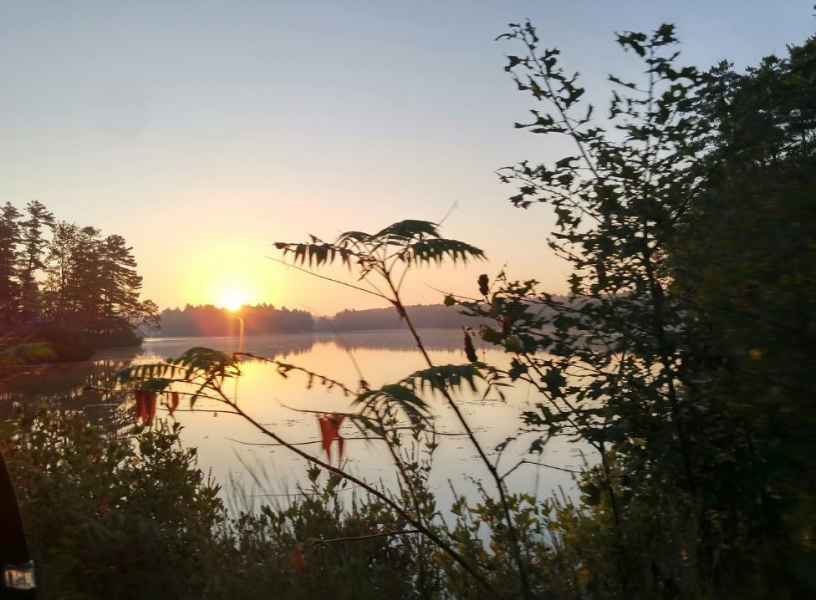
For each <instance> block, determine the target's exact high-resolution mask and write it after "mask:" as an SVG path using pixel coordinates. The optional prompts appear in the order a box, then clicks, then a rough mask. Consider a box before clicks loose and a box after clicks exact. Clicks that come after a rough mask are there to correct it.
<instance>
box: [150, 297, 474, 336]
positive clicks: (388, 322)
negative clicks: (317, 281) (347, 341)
mask: <svg viewBox="0 0 816 600" xmlns="http://www.w3.org/2000/svg"><path fill="white" fill-rule="evenodd" d="M406 310H407V311H408V312H409V314H410V315H411V318H412V319H413V321H414V322H415V323H416V324H417V326H418V327H422V328H426V329H460V328H462V327H466V326H473V325H474V320H473V319H472V318H469V317H466V316H464V315H462V314H460V313H459V312H458V311H457V310H456V309H454V308H452V307H449V306H445V305H444V304H428V305H415V306H408V307H406ZM239 317H240V318H241V319H243V320H244V325H245V333H246V335H263V334H271V333H308V332H330V333H334V332H337V333H340V332H349V331H380V330H392V329H403V328H404V327H405V325H404V322H403V320H402V319H401V318H400V317H399V315H397V314H395V313H394V310H393V309H392V308H372V309H364V310H353V309H351V310H343V311H340V312H338V313H337V314H335V315H334V316H332V317H319V316H314V315H312V314H311V313H310V312H308V311H305V310H298V309H288V308H286V307H285V306H284V307H282V308H276V307H275V306H274V305H272V304H257V305H253V306H243V307H241V309H240V310H239V311H237V312H233V311H229V310H227V309H224V308H220V307H217V306H214V305H212V304H202V305H190V304H188V305H186V306H185V307H184V308H170V309H165V310H163V311H162V312H161V315H160V321H161V326H160V328H152V329H150V330H148V333H149V334H151V335H157V336H163V337H164V336H166V337H182V336H191V337H196V336H228V335H237V334H238V318H239Z"/></svg>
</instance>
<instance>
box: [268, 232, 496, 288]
mask: <svg viewBox="0 0 816 600" xmlns="http://www.w3.org/2000/svg"><path fill="white" fill-rule="evenodd" d="M275 247H276V248H278V249H279V250H282V251H283V254H284V256H289V257H291V258H292V259H293V260H294V262H295V264H299V265H302V266H307V267H321V266H324V265H327V264H334V263H340V264H342V265H345V266H348V267H350V266H352V264H356V265H357V266H358V267H359V268H360V269H361V271H362V275H363V276H364V275H366V274H368V273H369V272H371V271H372V270H374V271H378V272H380V273H382V274H385V273H386V272H388V271H389V270H390V267H392V266H393V264H394V263H396V262H399V263H403V264H404V265H406V266H424V265H431V264H436V265H439V264H442V263H443V262H444V261H446V260H449V261H451V262H453V263H467V262H468V261H471V260H483V259H484V258H485V254H484V252H483V251H482V250H480V249H479V248H477V247H475V246H471V245H470V244H467V243H465V242H460V241H459V240H452V239H447V238H443V237H442V235H441V234H440V233H439V226H438V225H437V224H436V223H433V222H431V221H420V220H415V219H408V220H405V221H399V222H397V223H394V224H392V225H389V226H388V227H386V228H384V229H382V230H380V231H378V232H377V233H366V232H364V231H347V232H345V233H341V234H340V235H339V236H338V237H337V239H336V240H335V241H334V242H325V241H323V240H321V239H320V238H317V237H315V236H310V238H309V241H308V242H305V243H288V242H278V243H276V244H275Z"/></svg>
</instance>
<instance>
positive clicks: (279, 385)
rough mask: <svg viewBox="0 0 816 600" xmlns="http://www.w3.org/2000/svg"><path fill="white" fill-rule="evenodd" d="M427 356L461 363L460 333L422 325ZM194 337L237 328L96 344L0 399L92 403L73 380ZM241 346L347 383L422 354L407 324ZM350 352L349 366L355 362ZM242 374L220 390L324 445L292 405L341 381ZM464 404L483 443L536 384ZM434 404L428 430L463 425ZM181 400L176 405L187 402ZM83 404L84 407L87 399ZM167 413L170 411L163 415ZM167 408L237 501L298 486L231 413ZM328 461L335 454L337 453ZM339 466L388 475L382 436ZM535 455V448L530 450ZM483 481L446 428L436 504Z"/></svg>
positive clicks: (156, 354)
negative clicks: (313, 382) (115, 346)
mask: <svg viewBox="0 0 816 600" xmlns="http://www.w3.org/2000/svg"><path fill="white" fill-rule="evenodd" d="M422 335H423V338H424V339H425V341H426V343H427V346H428V348H429V350H430V355H431V358H432V359H433V361H434V362H435V363H436V364H438V365H442V364H462V363H464V362H466V360H467V359H466V358H465V355H464V352H463V350H462V337H461V332H459V331H455V330H426V331H423V332H422ZM192 346H206V347H210V348H215V349H219V350H223V351H227V352H229V351H234V350H237V346H238V340H237V339H235V338H153V339H147V340H145V342H144V344H143V346H142V347H141V348H140V349H136V350H127V351H124V350H122V351H110V352H105V353H101V354H99V355H98V356H96V357H95V359H94V361H93V362H91V363H82V364H75V365H68V366H60V367H53V368H49V369H48V370H47V371H43V372H41V373H39V374H37V375H36V376H31V377H28V378H20V379H18V380H16V381H14V382H12V383H11V384H10V385H9V386H7V388H6V389H5V391H0V400H5V401H6V403H8V402H9V401H11V400H18V401H24V402H27V403H28V402H36V401H37V400H38V399H51V400H54V399H56V400H58V401H60V402H62V403H64V404H67V405H71V406H74V407H77V408H80V407H88V406H89V405H93V404H94V402H98V401H99V399H98V397H97V396H96V395H95V394H94V393H93V392H88V391H84V392H83V391H82V387H83V385H85V384H87V383H91V384H93V383H95V382H97V380H98V379H99V378H100V377H104V376H105V375H106V374H108V375H109V374H110V373H111V372H113V371H115V370H116V369H119V368H122V367H124V366H127V365H128V364H131V363H132V362H150V361H153V360H156V359H160V358H170V357H175V356H178V355H179V354H181V353H182V352H184V351H185V350H187V349H188V348H190V347H192ZM245 349H246V350H247V351H248V352H252V353H255V354H261V355H264V356H268V357H274V358H277V359H280V360H284V361H286V362H291V363H294V364H297V365H299V366H302V367H304V368H306V369H309V370H312V371H315V372H318V373H321V374H324V375H326V376H327V377H330V378H333V379H337V380H340V381H343V382H344V383H347V384H348V385H349V386H350V387H352V388H356V385H357V379H358V375H357V368H359V370H360V372H361V373H362V375H363V377H364V378H365V379H366V380H367V381H368V382H369V384H370V385H372V386H379V385H382V384H385V383H390V382H394V381H396V380H398V379H400V378H402V377H404V376H405V375H407V374H409V373H411V372H412V371H415V370H418V369H422V368H424V366H425V364H424V362H423V360H422V357H421V355H420V354H419V352H418V351H417V350H416V349H415V347H414V346H413V345H412V343H411V339H410V337H409V336H408V334H407V332H402V331H387V332H355V333H347V334H342V335H337V336H318V335H309V334H298V335H278V336H258V337H248V338H246V340H245ZM479 352H480V354H482V356H483V357H484V360H486V361H487V362H492V363H504V362H506V360H507V357H506V355H505V354H504V353H503V352H500V351H497V350H495V349H480V350H479ZM355 363H356V366H355ZM242 369H243V375H242V376H241V377H240V379H239V380H237V381H236V382H231V383H229V384H228V388H227V391H229V392H231V393H233V394H237V397H238V400H239V403H240V404H241V406H242V408H243V409H244V410H245V411H247V412H248V413H249V414H251V415H252V416H254V417H255V418H256V419H257V420H258V421H260V422H261V423H263V424H264V425H266V426H267V427H269V428H270V429H273V430H274V431H275V432H276V433H278V434H280V435H281V436H282V437H283V438H284V439H286V440H287V441H292V442H298V443H306V444H305V445H304V446H303V447H302V448H303V449H305V450H307V451H309V452H312V453H314V454H320V453H322V449H321V446H320V443H319V432H318V425H317V421H316V416H315V415H314V414H309V413H302V412H298V411H297V409H306V410H316V411H326V412H332V411H349V402H350V399H349V398H346V397H344V396H343V395H342V393H340V392H338V391H332V390H327V389H325V388H322V387H319V386H315V387H313V388H312V389H307V387H306V385H305V384H306V381H305V378H303V377H301V376H299V375H297V374H294V373H292V374H290V376H289V377H288V378H282V377H281V376H280V375H278V374H277V371H276V369H275V367H274V366H272V365H270V364H266V363H263V362H258V361H251V362H245V363H244V364H243V365H242ZM458 400H459V402H460V403H461V406H462V409H463V412H464V414H465V415H466V417H467V419H468V420H469V422H470V423H471V425H472V427H473V428H474V429H475V430H476V432H477V435H478V437H479V439H480V441H481V442H482V443H483V445H484V446H485V448H489V449H492V448H493V447H495V445H496V444H498V443H499V442H501V441H502V440H504V439H505V438H506V437H507V436H509V435H512V434H514V433H515V432H516V430H517V427H518V424H519V415H520V413H521V412H522V411H523V410H525V409H526V408H528V407H532V406H533V405H534V404H535V402H537V401H539V399H538V398H537V397H536V395H535V393H534V391H533V390H532V389H529V388H528V387H527V386H519V387H516V388H514V389H510V390H508V391H507V392H506V400H507V401H506V402H502V401H500V400H498V399H495V398H493V399H491V398H488V399H482V394H481V393H478V394H473V393H470V392H467V393H464V394H461V395H460V396H459V397H458ZM431 403H432V407H433V410H434V412H435V414H436V424H437V430H438V431H440V432H443V433H446V434H461V429H460V428H459V427H458V424H457V423H456V421H455V418H454V416H453V414H452V412H451V411H450V409H449V408H447V406H446V404H445V402H444V400H443V399H442V398H441V397H440V398H435V399H433V398H432V399H431ZM184 404H185V403H184V402H183V401H182V408H186V407H185V406H184ZM196 408H197V409H217V408H218V406H217V405H216V404H215V403H212V402H210V403H209V404H208V403H207V401H204V400H200V401H199V402H198V403H197V405H196ZM88 410H92V408H90V409H88ZM164 418H169V417H164ZM176 418H177V419H178V421H179V422H181V423H182V425H184V430H183V439H184V442H185V444H188V445H190V446H194V447H196V448H198V452H199V464H200V466H202V467H203V468H204V469H205V470H209V471H211V473H212V475H213V477H214V478H215V479H216V480H218V481H219V482H221V483H222V484H223V485H224V490H225V492H224V493H225V496H227V497H228V498H231V499H232V500H234V499H235V493H234V483H235V482H238V483H239V485H240V486H242V487H243V488H244V490H245V494H246V495H245V497H244V498H243V500H242V501H241V502H239V503H253V502H255V503H256V505H257V504H259V503H261V502H263V501H264V500H265V499H269V498H276V499H278V500H285V499H286V498H287V497H288V495H290V494H294V493H296V492H297V485H298V484H299V483H303V482H304V481H305V461H304V460H303V459H301V458H299V457H297V456H293V455H292V454H291V453H290V452H289V451H287V450H286V449H285V448H281V447H278V446H269V445H256V444H268V443H270V442H272V440H269V439H267V438H265V437H264V436H263V435H262V434H259V433H258V432H257V431H256V430H255V429H253V427H252V426H251V425H249V424H248V423H246V422H244V421H243V420H242V419H240V418H239V417H235V416H232V415H225V414H218V413H213V412H210V411H209V410H207V411H206V412H196V413H190V412H179V413H177V414H176ZM342 433H343V434H344V435H345V436H347V437H357V436H359V432H357V430H356V428H354V426H353V425H351V424H346V425H344V426H343V429H342ZM528 443H529V439H528V440H526V441H525V440H523V439H522V440H521V441H519V442H517V443H514V444H513V445H511V446H510V448H509V449H508V450H507V451H506V452H505V454H504V456H503V458H502V462H501V465H502V467H503V469H502V470H505V469H509V468H510V467H511V466H513V465H514V464H515V463H516V462H517V461H518V460H519V458H521V457H522V456H524V455H525V450H526V449H527V447H528ZM578 450H579V449H578V447H577V446H576V445H574V444H571V443H569V442H568V441H566V440H562V439H554V440H551V441H550V442H549V443H548V444H547V447H546V450H545V452H544V454H543V455H542V456H541V458H540V460H541V461H542V462H545V463H548V464H550V465H555V466H561V467H566V468H576V467H577V466H579V465H580V464H581V459H580V455H579V452H578ZM334 458H335V460H336V456H335V457H334ZM346 458H347V460H348V468H349V469H350V470H351V471H353V472H354V473H356V474H358V475H361V476H363V477H365V478H366V479H367V480H369V481H375V482H381V483H382V484H383V485H385V486H394V485H395V482H396V479H395V476H394V471H393V468H392V466H391V463H390V461H389V457H388V455H387V452H386V451H385V450H384V448H383V447H382V445H381V444H380V443H379V442H370V441H365V440H349V441H347V442H346ZM530 458H533V457H530ZM478 480H483V481H485V482H486V483H487V475H486V473H485V471H484V469H483V467H481V465H480V464H479V462H478V460H477V459H476V455H475V452H474V450H473V449H472V447H471V446H470V445H469V443H468V441H467V439H466V438H464V437H461V436H457V435H444V436H440V438H439V448H438V449H437V451H436V453H435V455H434V471H433V475H432V479H431V485H432V488H433V489H434V491H435V492H436V493H437V495H438V499H439V501H440V505H441V506H443V507H444V506H448V505H449V504H450V502H451V500H452V491H451V484H453V486H454V488H455V489H456V490H457V492H459V493H465V494H468V495H472V494H473V493H474V490H475V483H474V482H475V481H478ZM508 483H509V485H510V487H511V489H513V490H514V491H519V492H527V493H531V494H535V495H537V496H539V497H542V496H547V495H549V494H550V493H552V492H554V491H557V490H558V488H559V486H561V487H563V488H564V489H565V490H567V492H568V493H569V492H570V491H571V490H572V489H573V487H574V486H573V483H572V481H571V478H570V475H569V474H568V473H565V472H562V471H557V470H553V469H549V468H537V467H533V466H529V465H525V466H522V467H521V468H519V469H517V470H516V471H515V472H514V473H513V474H512V475H511V476H510V477H509V478H508Z"/></svg>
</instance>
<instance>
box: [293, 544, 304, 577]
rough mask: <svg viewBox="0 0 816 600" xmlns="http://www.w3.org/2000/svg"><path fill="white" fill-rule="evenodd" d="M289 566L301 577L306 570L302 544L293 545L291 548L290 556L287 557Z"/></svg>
mask: <svg viewBox="0 0 816 600" xmlns="http://www.w3.org/2000/svg"><path fill="white" fill-rule="evenodd" d="M289 564H290V565H291V566H292V570H294V571H295V573H297V574H298V575H302V574H303V572H304V571H305V570H306V559H305V558H304V556H303V544H295V547H294V548H292V555H291V556H290V557H289Z"/></svg>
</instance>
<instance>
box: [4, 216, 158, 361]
mask: <svg viewBox="0 0 816 600" xmlns="http://www.w3.org/2000/svg"><path fill="white" fill-rule="evenodd" d="M136 268H137V265H136V260H135V258H134V256H133V249H132V248H131V247H130V246H128V244H127V242H126V241H125V239H124V238H123V237H122V236H119V235H103V234H102V232H101V231H100V230H99V229H96V228H95V227H81V226H79V225H75V224H73V223H68V222H65V221H58V220H57V219H56V218H55V217H54V214H53V213H52V212H51V211H50V210H48V208H46V206H45V205H43V204H42V203H40V202H38V201H32V202H29V203H28V204H27V205H26V206H25V208H23V209H22V210H21V209H18V208H17V207H15V206H14V205H12V204H11V203H8V202H7V203H6V204H5V205H4V206H0V331H2V337H3V341H4V344H5V345H6V346H8V345H10V344H11V345H13V344H20V343H27V344H33V343H39V342H43V344H44V345H41V346H37V348H38V356H39V358H38V359H37V360H38V361H39V360H59V359H78V358H87V357H88V356H90V353H91V352H92V351H93V349H94V348H98V347H104V346H123V345H130V344H137V343H139V342H140V338H139V336H138V335H137V334H136V329H137V327H139V326H143V325H145V324H152V323H155V320H156V316H157V312H158V309H157V307H156V305H155V304H154V303H153V302H151V301H150V300H142V299H141V298H140V292H141V287H142V278H141V276H140V275H139V274H138V272H137V270H136ZM0 362H2V361H0Z"/></svg>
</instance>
